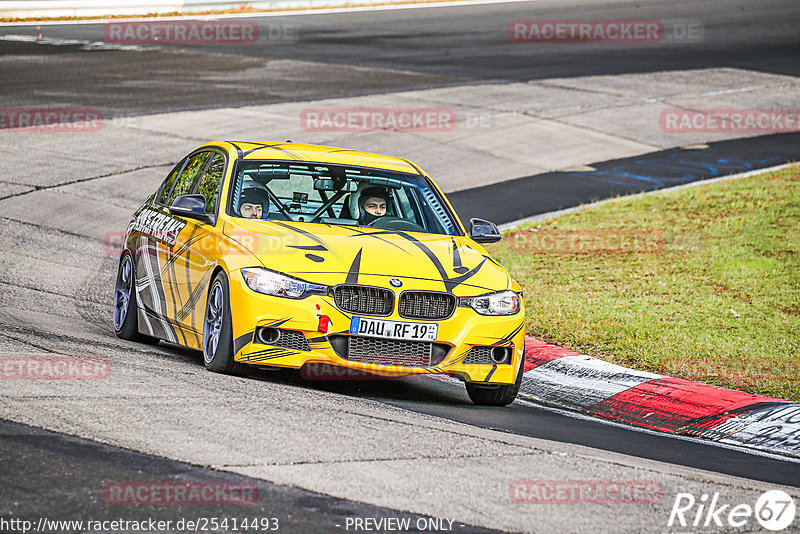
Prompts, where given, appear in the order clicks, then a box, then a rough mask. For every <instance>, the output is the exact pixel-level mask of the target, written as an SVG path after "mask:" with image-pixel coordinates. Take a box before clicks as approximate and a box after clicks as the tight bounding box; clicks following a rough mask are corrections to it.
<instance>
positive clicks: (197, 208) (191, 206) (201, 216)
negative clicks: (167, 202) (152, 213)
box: [169, 195, 214, 225]
mask: <svg viewBox="0 0 800 534" xmlns="http://www.w3.org/2000/svg"><path fill="white" fill-rule="evenodd" d="M169 212H170V213H171V214H173V215H178V216H179V217H187V218H189V219H196V220H198V221H202V222H204V223H206V224H212V225H213V224H214V216H213V215H209V214H208V213H206V198H205V197H204V196H203V195H181V196H179V197H176V198H175V200H173V201H172V205H171V206H170V207H169Z"/></svg>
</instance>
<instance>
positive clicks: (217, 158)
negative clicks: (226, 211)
mask: <svg viewBox="0 0 800 534" xmlns="http://www.w3.org/2000/svg"><path fill="white" fill-rule="evenodd" d="M224 172H225V157H224V156H223V155H222V154H214V157H213V159H212V160H211V163H209V164H208V168H207V169H206V172H205V173H203V177H202V178H200V181H199V182H198V183H197V188H196V189H195V193H196V194H198V195H203V196H204V197H205V199H206V213H208V214H212V213H214V210H215V209H216V208H217V200H218V199H219V189H220V185H221V184H222V175H223V173H224Z"/></svg>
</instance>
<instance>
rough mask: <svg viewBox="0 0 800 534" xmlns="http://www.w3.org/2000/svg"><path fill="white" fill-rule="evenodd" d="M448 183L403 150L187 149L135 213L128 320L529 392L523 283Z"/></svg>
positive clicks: (219, 145)
mask: <svg viewBox="0 0 800 534" xmlns="http://www.w3.org/2000/svg"><path fill="white" fill-rule="evenodd" d="M498 239H500V233H499V230H498V229H497V227H496V226H495V225H494V224H493V223H491V222H489V221H484V220H481V219H472V220H471V221H470V226H469V229H467V228H465V227H464V226H463V224H462V223H461V221H460V220H459V219H458V217H457V216H456V214H455V211H454V210H453V208H452V206H451V205H450V203H449V202H448V201H447V199H446V198H445V196H444V194H443V193H442V191H441V190H440V189H439V187H438V186H437V185H436V184H435V183H434V182H433V180H432V179H431V178H430V177H429V176H428V175H427V174H426V173H425V172H424V171H422V170H421V169H420V168H419V167H417V166H416V165H414V164H413V163H411V162H409V161H407V160H405V159H402V158H397V157H390V156H382V155H378V154H370V153H366V152H358V151H354V150H348V149H342V148H333V147H326V146H315V145H302V144H293V143H260V142H230V141H216V142H211V143H207V144H205V145H203V146H201V147H199V148H198V149H196V150H195V151H193V152H192V153H190V154H189V155H188V156H186V157H185V158H183V160H181V162H180V163H178V164H177V165H176V166H175V168H174V169H172V171H171V172H170V173H169V175H168V176H167V177H166V179H165V180H164V181H163V183H162V184H161V185H160V186H159V187H158V189H157V190H156V191H155V192H154V193H153V195H152V196H150V198H148V199H147V200H146V201H145V203H144V204H143V205H142V206H141V207H140V208H139V209H138V210H137V211H136V212H135V213H134V215H133V218H132V220H131V223H130V225H129V226H128V229H127V233H126V235H125V241H124V246H123V250H122V254H121V256H120V262H119V270H118V274H117V281H116V290H115V299H114V328H115V331H116V333H117V335H118V336H119V337H121V338H123V339H127V340H133V341H141V342H149V343H154V342H157V341H158V340H165V341H168V342H171V343H177V344H179V345H183V346H185V347H189V348H192V349H197V350H200V351H202V352H203V359H204V362H205V366H206V367H207V368H208V369H209V370H211V371H215V372H220V373H231V374H242V373H245V372H247V370H248V369H250V368H251V366H273V367H285V368H295V369H303V368H304V366H309V365H320V364H322V365H330V366H335V367H336V368H340V367H343V368H349V369H351V370H357V371H358V372H363V373H368V374H369V375H370V376H374V375H379V376H384V377H397V376H406V375H414V374H446V375H451V376H455V377H458V378H460V379H461V380H463V381H464V382H465V384H466V389H467V393H468V394H469V396H470V398H471V399H472V400H473V402H475V403H476V404H483V405H506V404H509V403H511V402H512V401H513V400H514V398H515V397H516V395H517V392H518V391H519V386H520V382H521V380H522V369H523V351H524V337H525V332H524V311H523V306H522V298H521V297H522V293H521V290H520V287H519V285H518V284H517V283H516V282H515V281H514V280H512V279H511V277H510V276H509V274H508V271H506V270H505V269H504V268H503V267H501V266H500V265H499V264H498V263H497V262H496V261H494V260H493V259H492V258H491V257H489V255H488V253H487V252H486V250H485V249H484V248H483V246H482V245H481V243H488V242H493V241H497V240H498Z"/></svg>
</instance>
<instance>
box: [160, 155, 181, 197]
mask: <svg viewBox="0 0 800 534" xmlns="http://www.w3.org/2000/svg"><path fill="white" fill-rule="evenodd" d="M185 164H186V160H185V159H184V160H183V161H181V162H180V163H179V164H178V165H176V166H175V168H174V169H172V172H171V173H169V176H167V179H166V180H164V185H162V186H161V194H159V195H158V203H159V204H166V203H167V199H168V198H169V194H170V192H171V191H172V186H174V185H175V179H176V178H178V175H179V174H180V173H181V169H183V166H184V165H185Z"/></svg>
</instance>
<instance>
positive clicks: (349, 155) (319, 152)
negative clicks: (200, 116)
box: [204, 141, 420, 175]
mask: <svg viewBox="0 0 800 534" xmlns="http://www.w3.org/2000/svg"><path fill="white" fill-rule="evenodd" d="M208 145H216V146H220V145H230V146H231V148H232V149H233V150H234V151H238V152H239V154H240V156H239V158H240V159H244V160H259V159H275V160H284V161H287V160H288V161H308V162H314V163H330V164H334V165H353V166H358V167H370V168H374V169H384V170H391V171H398V172H406V173H411V174H417V175H418V174H420V171H419V170H418V169H417V168H416V167H415V166H414V165H412V164H411V163H410V162H408V161H406V160H404V159H403V158H398V157H394V156H384V155H382V154H373V153H371V152H361V151H359V150H352V149H349V148H339V147H332V146H323V145H306V144H302V143H274V142H268V141H265V142H259V141H216V142H212V143H208ZM204 146H205V145H204Z"/></svg>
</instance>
